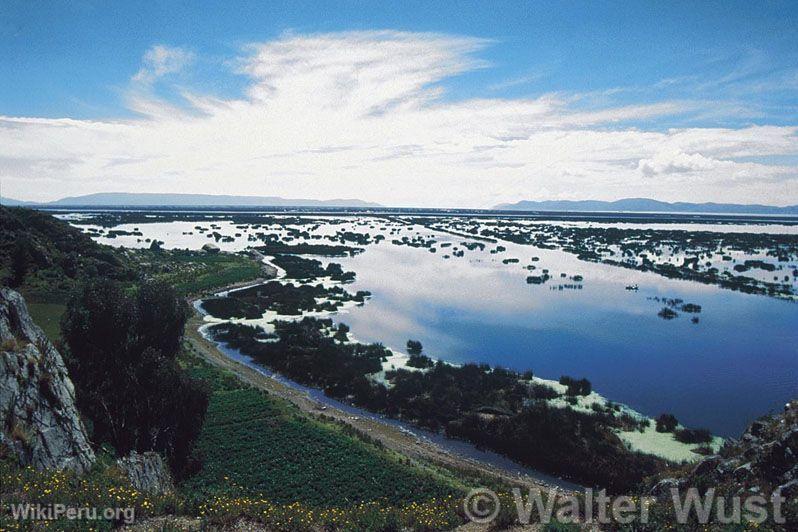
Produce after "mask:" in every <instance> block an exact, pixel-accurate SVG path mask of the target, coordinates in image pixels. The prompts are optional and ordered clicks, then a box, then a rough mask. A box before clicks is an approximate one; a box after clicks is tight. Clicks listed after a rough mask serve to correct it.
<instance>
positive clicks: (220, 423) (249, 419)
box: [182, 357, 465, 508]
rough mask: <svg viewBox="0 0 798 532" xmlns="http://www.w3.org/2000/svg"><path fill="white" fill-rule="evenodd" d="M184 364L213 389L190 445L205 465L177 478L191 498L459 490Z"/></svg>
mask: <svg viewBox="0 0 798 532" xmlns="http://www.w3.org/2000/svg"><path fill="white" fill-rule="evenodd" d="M186 365H187V370H188V371H189V373H190V374H192V375H193V376H194V377H196V378H201V379H203V380H205V381H206V382H208V383H209V384H210V385H211V387H212V389H213V394H212V396H211V400H210V404H209V407H208V412H207V415H206V419H205V423H204V425H203V428H202V432H201V434H200V437H199V439H198V441H197V444H196V449H197V451H198V452H199V455H200V456H201V457H202V460H203V465H202V468H201V470H200V471H199V472H198V473H197V474H195V475H194V476H192V477H191V478H189V479H188V480H186V481H185V482H184V483H183V485H182V490H184V491H185V492H186V493H187V494H188V495H190V496H191V495H193V496H195V497H196V498H197V500H204V499H207V498H208V497H209V496H221V495H224V496H230V497H265V498H268V500H269V502H270V503H275V504H289V503H296V504H301V505H304V506H307V507H311V508H332V507H349V506H352V505H354V504H356V503H357V504H359V503H371V502H378V501H379V502H381V503H386V504H389V505H392V506H402V505H407V504H412V503H416V504H421V503H425V502H428V501H430V500H444V499H445V498H446V497H447V496H452V497H456V496H457V495H460V496H462V493H463V492H464V490H465V486H464V485H463V484H461V483H460V482H459V481H458V480H457V479H455V478H454V477H452V476H451V475H449V474H448V473H445V472H442V471H439V470H437V469H432V468H431V467H430V468H426V467H422V466H420V465H418V464H416V463H413V462H411V461H409V460H407V459H405V458H402V457H400V456H399V455H397V454H394V453H393V452H391V451H388V450H385V449H383V448H382V447H380V446H378V445H376V444H373V443H369V442H366V441H364V440H362V439H360V438H359V437H357V436H356V435H354V434H351V433H349V432H348V431H347V430H346V429H345V428H344V427H342V426H341V425H339V424H336V423H333V422H326V421H322V420H318V419H315V418H312V417H311V416H309V415H307V414H304V413H302V412H300V411H299V410H298V409H296V408H295V407H294V406H293V405H291V404H289V403H287V402H286V401H284V400H282V399H279V398H275V397H273V396H270V395H268V394H266V393H264V392H262V391H260V390H257V389H254V388H249V387H245V386H244V385H243V384H240V383H239V382H238V381H237V380H236V379H235V377H232V376H231V375H229V374H225V372H223V371H222V370H219V369H216V368H214V367H211V366H209V365H208V364H206V363H204V362H203V361H201V360H200V359H198V358H196V357H193V358H189V359H188V360H187V361H186Z"/></svg>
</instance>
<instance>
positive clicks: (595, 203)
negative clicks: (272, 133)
mask: <svg viewBox="0 0 798 532" xmlns="http://www.w3.org/2000/svg"><path fill="white" fill-rule="evenodd" d="M0 204H2V205H5V206H23V207H26V206H27V207H44V208H68V207H80V208H120V207H127V208H192V207H194V208H203V209H207V208H223V209H230V208H236V207H239V208H247V209H251V208H270V207H271V208H290V207H295V208H313V207H317V208H358V209H412V210H424V209H429V210H441V211H445V210H471V211H512V212H535V211H544V212H546V211H548V212H638V213H646V212H651V213H657V212H667V213H672V214H677V213H684V214H786V215H798V205H767V204H757V203H725V202H714V201H710V202H683V201H675V202H669V201H664V200H656V199H653V198H639V197H638V198H620V199H617V200H591V199H582V200H570V199H569V200H519V201H516V202H514V203H499V204H496V205H493V206H491V207H426V206H387V205H383V204H380V203H377V202H370V201H365V200H360V199H356V198H333V199H306V198H283V197H279V196H251V195H233V194H206V193H157V192H98V193H92V194H86V195H80V196H67V197H64V198H60V199H57V200H52V201H29V200H18V199H15V198H9V197H3V196H0ZM702 209H708V210H702Z"/></svg>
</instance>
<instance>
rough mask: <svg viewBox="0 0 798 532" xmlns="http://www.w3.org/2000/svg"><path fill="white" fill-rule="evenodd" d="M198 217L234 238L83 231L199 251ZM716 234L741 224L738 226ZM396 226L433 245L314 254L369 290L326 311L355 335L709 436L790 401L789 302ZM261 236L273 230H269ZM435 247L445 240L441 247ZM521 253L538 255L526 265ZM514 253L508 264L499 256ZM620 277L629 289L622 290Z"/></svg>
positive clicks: (364, 222) (796, 385)
mask: <svg viewBox="0 0 798 532" xmlns="http://www.w3.org/2000/svg"><path fill="white" fill-rule="evenodd" d="M334 222H335V223H329V224H322V225H321V227H320V228H318V229H317V230H316V231H314V233H313V234H318V235H329V234H333V233H334V232H335V230H337V229H347V230H351V231H360V232H364V231H371V233H372V234H374V233H376V232H377V231H378V230H379V229H380V227H381V226H385V227H387V224H385V222H383V221H373V220H370V219H358V218H345V217H335V219H334ZM339 222H340V223H339ZM210 223H214V224H215V225H216V226H217V227H218V229H215V230H216V231H218V232H219V233H220V234H222V235H228V236H234V235H235V233H240V234H241V233H242V230H241V229H240V224H235V223H233V222H231V221H218V220H214V221H213V222H207V221H202V220H201V219H200V220H199V221H190V222H186V221H179V222H157V223H135V224H122V225H119V226H117V227H115V228H114V229H120V230H127V231H132V230H133V229H134V228H138V229H139V231H141V232H142V233H143V235H144V236H143V237H139V238H136V237H133V236H119V237H117V238H114V239H109V238H106V237H102V236H101V237H97V238H96V239H97V240H98V241H100V242H102V243H106V244H111V245H115V246H119V245H125V246H130V247H142V246H146V245H149V244H148V243H145V242H143V241H142V242H139V241H138V240H139V239H142V238H152V239H158V240H160V241H163V242H164V247H166V248H175V247H179V248H185V247H189V248H193V249H199V248H200V247H201V246H202V245H203V244H206V243H208V242H209V241H213V240H209V239H208V237H207V234H199V233H196V232H194V233H193V234H189V233H191V232H192V229H193V228H194V227H195V226H197V225H203V226H209V224H210ZM563 223H566V222H563ZM236 225H239V228H236ZM370 225H371V226H377V228H376V229H374V228H371V229H369V226H370ZM635 225H640V224H635ZM80 227H82V228H84V229H85V228H87V226H85V225H81V226H80ZM391 227H394V228H397V227H398V226H395V225H391ZM780 227H782V228H784V231H783V232H784V233H785V234H788V233H791V234H794V233H795V226H780V225H768V226H766V227H765V226H754V225H752V226H750V232H754V233H756V232H779V231H780V229H779V228H780ZM671 228H673V229H675V228H677V227H673V226H671ZM707 228H709V229H711V230H713V231H721V232H722V231H724V230H725V227H724V225H722V224H719V225H712V224H703V225H702V226H701V227H700V229H701V230H706V229H707ZM383 229H384V228H383ZM690 229H691V230H699V229H698V228H696V227H690ZM728 229H729V230H730V231H735V232H738V231H745V230H746V226H745V224H739V225H734V226H731V227H728ZM396 230H397V231H401V234H407V235H418V236H423V237H424V238H433V239H435V240H436V244H435V247H436V248H437V252H436V253H431V252H430V250H429V249H427V248H425V247H410V246H404V245H402V246H399V245H394V244H391V242H390V241H391V239H392V238H396V235H393V236H387V237H386V240H385V241H383V242H381V243H379V244H369V245H367V246H365V247H366V251H365V252H364V253H361V254H359V255H356V256H354V257H345V258H332V259H324V258H322V261H324V262H328V261H332V262H338V263H341V264H342V265H343V266H344V269H348V270H353V271H355V272H356V273H357V279H356V281H355V282H354V283H353V284H351V285H347V286H348V289H349V290H351V291H354V290H368V291H370V292H371V293H372V297H371V299H369V300H368V301H367V302H366V304H365V305H363V306H359V307H352V308H346V309H345V310H343V311H341V312H340V313H337V314H336V315H335V316H333V317H334V319H335V320H336V321H342V322H344V323H346V324H348V325H349V326H350V327H351V330H352V335H353V336H354V337H355V338H357V339H358V340H360V341H365V342H382V343H384V344H385V345H387V346H389V347H391V348H395V349H397V350H402V349H403V346H404V345H405V343H406V342H407V340H408V339H416V340H420V341H421V342H422V343H423V345H424V351H425V353H426V354H428V355H429V356H431V357H433V358H439V359H443V360H446V361H450V362H453V363H464V362H485V363H488V364H491V365H500V366H505V367H509V368H513V369H517V370H527V369H531V370H533V371H534V373H535V374H536V375H537V376H540V377H543V378H553V379H557V378H559V377H560V376H561V375H571V376H574V377H586V378H587V379H589V380H590V381H591V382H592V383H593V387H594V389H595V390H597V391H598V392H599V393H601V394H602V395H604V396H605V397H608V398H609V399H611V400H613V401H617V402H621V403H625V404H627V405H629V406H631V407H632V408H634V409H636V410H638V411H640V412H643V413H645V414H648V415H651V416H656V415H658V414H660V413H662V412H671V413H673V414H674V415H676V417H677V418H678V419H679V420H680V421H681V422H682V423H683V424H685V425H688V426H694V427H705V428H708V429H710V430H712V431H713V432H714V433H716V434H719V435H722V436H738V435H739V433H740V432H741V431H742V430H743V429H744V427H745V426H746V425H747V423H749V422H750V421H751V420H752V419H754V418H756V417H758V416H759V415H762V414H765V413H767V412H769V411H774V410H779V409H780V408H781V406H782V405H783V403H784V402H786V401H787V400H788V399H790V398H793V397H796V396H798V304H796V303H795V302H793V301H789V300H783V299H775V298H771V297H767V296H762V295H750V294H743V293H739V292H734V291H731V290H727V289H722V288H719V287H716V286H713V285H706V284H700V283H695V282H689V281H681V280H674V279H667V278H664V277H662V276H660V275H657V274H655V273H651V272H640V271H636V270H631V269H626V268H619V267H614V266H608V265H604V264H599V263H593V262H585V261H582V260H579V259H577V258H576V256H574V255H572V254H569V253H565V252H563V251H559V250H550V249H539V248H536V247H533V246H528V245H520V244H513V243H507V242H500V244H501V245H502V246H503V247H505V248H506V250H505V251H501V252H498V253H490V250H491V249H493V248H495V247H496V245H495V244H490V243H488V244H486V248H485V249H484V250H478V249H477V250H469V251H466V252H465V254H464V256H463V257H450V258H448V259H447V258H444V255H445V254H446V253H447V251H446V250H447V249H451V248H454V247H456V246H457V245H459V244H460V243H462V242H463V241H464V240H466V239H465V238H463V237H458V236H453V235H450V234H448V233H442V232H435V231H431V230H429V229H426V228H424V227H421V226H413V225H405V226H402V227H401V228H398V229H396ZM260 231H264V229H260ZM268 231H269V232H277V233H278V234H279V233H280V229H279V228H275V227H272V228H269V230H268ZM243 233H244V234H243V236H242V237H236V238H234V241H233V242H219V243H218V245H219V246H220V247H221V248H222V249H224V250H229V251H237V250H241V249H244V248H246V247H247V246H248V245H252V244H253V243H252V242H248V241H247V238H246V236H247V234H246V231H243ZM384 234H386V235H387V234H388V233H387V232H386V233H384ZM315 242H319V241H318V240H315ZM446 242H451V243H452V244H451V246H444V245H442V244H444V243H446ZM255 244H257V243H255ZM533 257H536V258H537V259H538V260H536V261H534V262H531V261H532V258H533ZM514 258H517V259H519V262H518V263H513V262H509V263H505V261H506V259H514ZM530 263H531V264H534V265H535V267H536V270H537V271H538V272H540V271H541V270H542V269H548V270H549V272H550V275H551V276H552V279H551V280H549V281H548V282H547V283H545V284H541V285H535V284H527V282H526V277H527V276H528V275H529V274H530V272H529V271H528V270H527V269H525V266H527V265H529V264H530ZM561 274H565V277H562V276H561ZM576 275H578V276H581V279H580V280H579V281H578V282H576V281H574V280H572V279H571V278H572V277H574V276H576ZM560 285H562V286H563V287H562V288H560ZM630 285H637V287H638V289H637V290H627V289H626V287H627V286H630ZM577 286H579V288H577ZM662 299H682V300H684V302H689V303H695V304H698V305H700V306H701V312H700V313H698V314H695V315H693V314H687V313H679V316H678V317H677V318H675V319H670V320H665V319H663V318H661V317H660V316H658V312H659V311H660V310H661V309H662V308H663V306H665V305H664V303H663V302H662ZM692 317H697V318H698V323H693V321H692V320H691V318H692Z"/></svg>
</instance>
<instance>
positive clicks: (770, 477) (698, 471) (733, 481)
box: [652, 400, 798, 498]
mask: <svg viewBox="0 0 798 532" xmlns="http://www.w3.org/2000/svg"><path fill="white" fill-rule="evenodd" d="M710 485H711V486H719V487H722V488H724V491H727V492H729V493H731V494H736V495H741V494H744V493H762V494H767V493H772V492H776V491H778V492H780V493H781V495H782V496H783V497H785V498H791V497H795V496H796V495H798V400H794V401H791V402H790V403H787V404H786V405H785V407H784V412H783V413H781V414H779V415H776V416H770V417H766V418H762V419H760V420H757V421H755V422H753V423H752V424H751V425H750V426H749V427H748V429H747V430H746V431H745V433H743V435H742V437H741V438H740V439H739V440H729V441H728V442H727V443H726V445H725V446H724V447H723V448H722V449H721V450H720V453H719V454H717V455H713V456H708V457H707V458H705V459H703V460H702V461H701V462H699V463H698V464H696V465H695V466H694V467H693V468H692V469H691V470H689V471H687V472H686V474H684V475H683V476H671V477H668V478H664V479H662V480H660V481H659V482H658V483H657V484H656V485H655V486H654V487H653V489H652V494H653V495H657V496H660V495H667V494H669V493H670V489H671V488H688V487H694V486H710Z"/></svg>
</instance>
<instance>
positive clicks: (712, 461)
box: [690, 455, 723, 477]
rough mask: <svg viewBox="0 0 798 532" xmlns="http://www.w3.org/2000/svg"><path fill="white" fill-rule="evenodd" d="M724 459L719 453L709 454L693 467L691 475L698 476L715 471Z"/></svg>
mask: <svg viewBox="0 0 798 532" xmlns="http://www.w3.org/2000/svg"><path fill="white" fill-rule="evenodd" d="M722 461H723V460H722V459H721V457H720V456H718V455H713V456H708V457H707V458H704V459H703V460H701V461H700V462H699V463H698V465H697V466H695V467H694V468H693V472H692V473H690V476H691V477H698V476H701V475H706V474H707V473H710V472H712V471H714V470H715V468H716V467H718V465H720V463H721V462H722Z"/></svg>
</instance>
